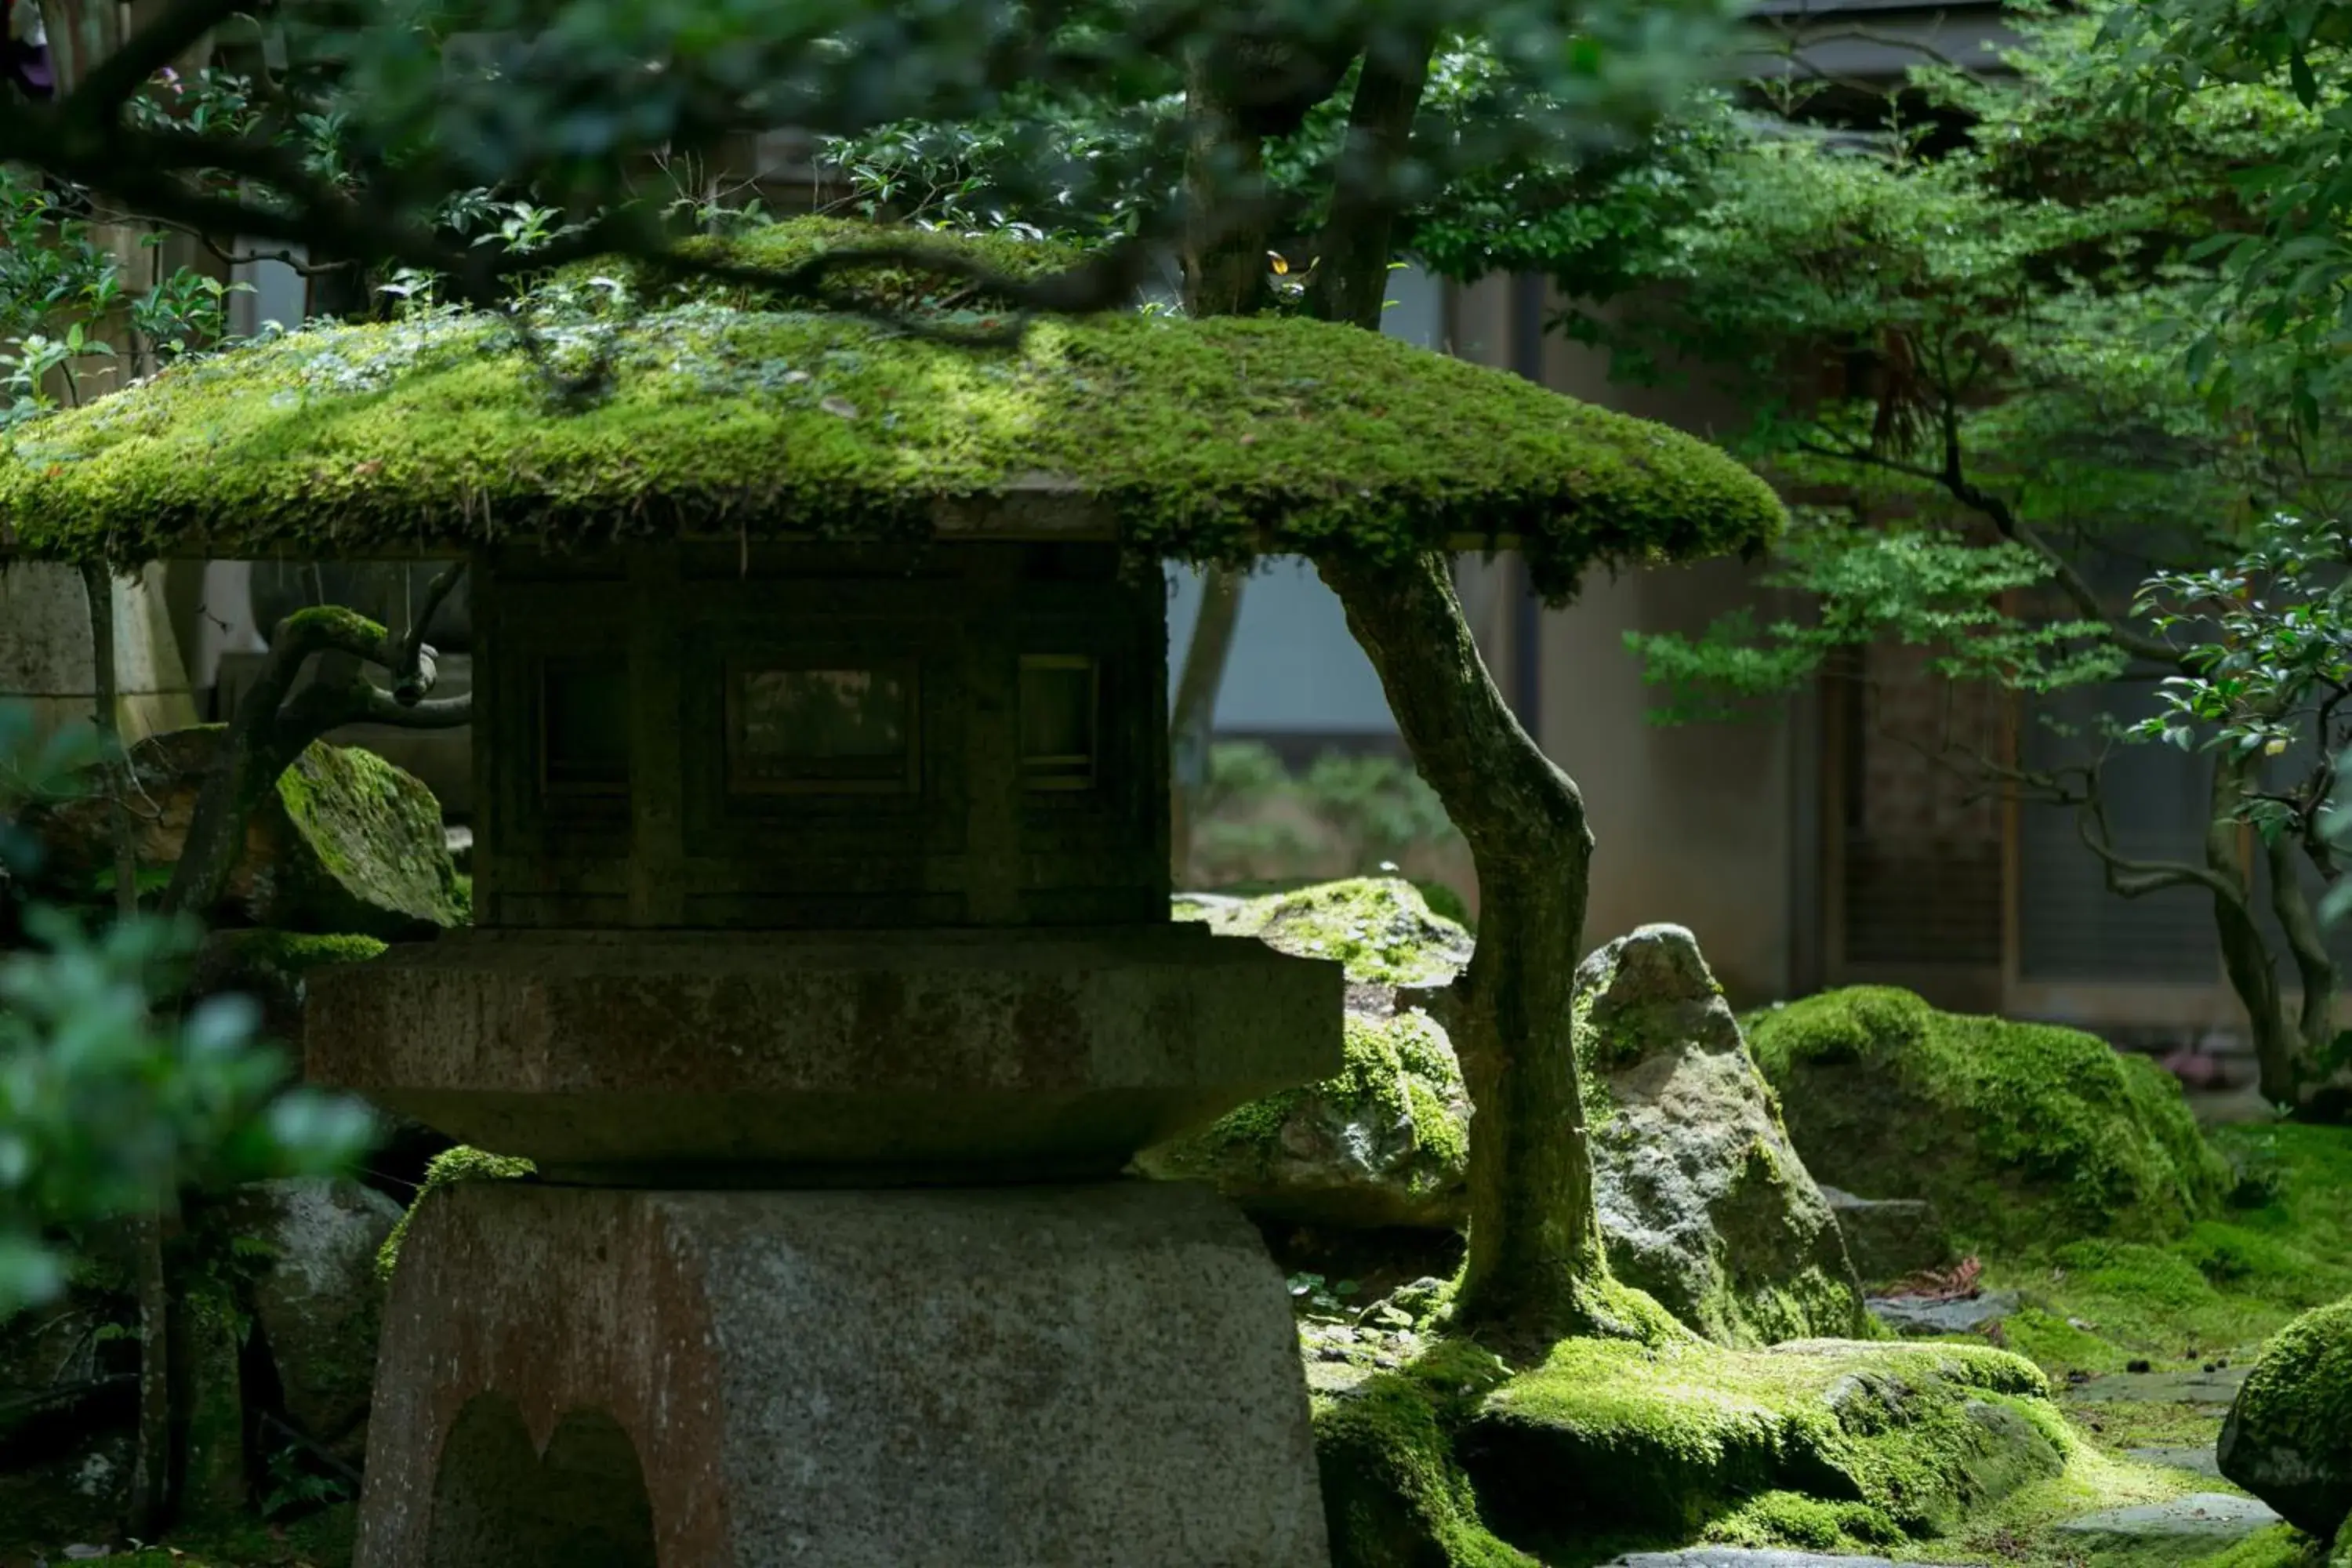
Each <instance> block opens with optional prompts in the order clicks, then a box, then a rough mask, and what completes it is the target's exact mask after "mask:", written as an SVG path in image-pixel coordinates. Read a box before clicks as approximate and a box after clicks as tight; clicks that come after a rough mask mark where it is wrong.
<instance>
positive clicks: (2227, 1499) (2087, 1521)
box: [2058, 1492, 2285, 1541]
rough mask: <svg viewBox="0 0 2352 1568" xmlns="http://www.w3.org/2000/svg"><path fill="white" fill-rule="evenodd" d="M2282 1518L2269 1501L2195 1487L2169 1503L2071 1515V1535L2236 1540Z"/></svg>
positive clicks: (2064, 1527) (2068, 1530) (2062, 1527)
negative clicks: (2198, 1489)
mask: <svg viewBox="0 0 2352 1568" xmlns="http://www.w3.org/2000/svg"><path fill="white" fill-rule="evenodd" d="M2284 1522H2285V1521H2284V1520H2282V1519H2281V1518H2279V1516H2278V1513H2277V1511H2276V1510H2273V1508H2272V1507H2271V1506H2270V1505H2269V1504H2268V1503H2265V1502H2261V1501H2258V1500H2255V1499H2253V1498H2250V1497H2235V1496H2232V1495H2231V1494H2229V1493H2227V1492H2199V1493H2197V1494H2196V1495H2195V1496H2193V1497H2185V1498H2176V1499H2174V1500H2172V1501H2170V1502H2149V1503H2141V1504H2139V1505H2138V1506H2137V1507H2135V1508H2111V1509H2108V1510H2106V1511H2105V1512H2104V1513H2093V1514H2085V1515H2084V1516H2083V1517H2082V1518H2081V1519H2070V1520H2068V1521H2065V1522H2064V1523H2063V1524H2061V1525H2060V1526H2058V1528H2059V1529H2060V1530H2062V1531H2065V1532H2066V1533H2067V1534H2069V1535H2113V1536H2120V1537H2124V1538H2126V1539H2128V1540H2132V1541H2168V1540H2169V1541H2179V1540H2194V1541H2237V1540H2241V1539H2242V1538H2243V1537H2246V1536H2249V1535H2252V1534H2253V1533H2254V1531H2258V1530H2267V1529H2269V1528H2270V1527H2271V1526H2272V1525H2273V1524H2283V1523H2284Z"/></svg>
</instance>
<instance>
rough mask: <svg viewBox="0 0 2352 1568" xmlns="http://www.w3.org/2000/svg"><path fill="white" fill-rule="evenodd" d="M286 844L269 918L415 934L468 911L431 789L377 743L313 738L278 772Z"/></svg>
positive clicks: (459, 920) (313, 927) (454, 921)
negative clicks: (367, 747) (367, 746)
mask: <svg viewBox="0 0 2352 1568" xmlns="http://www.w3.org/2000/svg"><path fill="white" fill-rule="evenodd" d="M276 795H277V804H278V812H279V813H280V814H282V818H283V821H284V823H285V826H286V827H287V829H288V831H289V836H288V837H287V844H288V847H289V849H291V848H293V847H295V846H299V850H300V852H297V853H289V854H286V855H285V856H283V857H282V858H280V859H278V861H277V862H276V865H275V870H274V875H273V877H272V879H271V885H270V886H269V888H268V895H267V897H266V899H265V900H264V903H263V907H264V908H265V909H266V910H267V911H268V916H269V919H268V921H266V922H265V923H268V924H275V925H282V926H290V927H295V928H298V929H301V930H308V931H361V932H364V933H366V934H369V935H372V936H382V937H400V936H414V935H416V934H418V933H419V932H420V931H437V930H442V929H446V928H448V927H452V926H458V925H463V924H464V923H466V921H467V908H466V905H465V902H464V901H463V900H461V899H460V897H459V894H458V886H457V866H456V864H455V863H454V862H453V861H452V860H451V859H450V858H449V839H448V835H447V833H446V831H445V830H444V829H443V827H442V826H441V805H440V803H439V802H438V801H436V800H435V799H434V798H433V792H432V791H431V790H429V789H426V788H425V785H424V784H423V783H422V782H421V781H419V780H418V779H416V778H415V776H414V775H412V774H409V773H404V772H402V771H401V770H400V769H398V768H396V767H394V766H393V765H392V764H391V763H387V762H385V761H384V760H383V758H381V757H379V756H377V755H376V754H375V753H374V752H365V751H362V750H360V749H359V748H358V747H356V746H330V745H328V744H326V743H325V742H313V743H312V744H311V745H310V747H309V748H307V749H306V750H305V751H304V752H302V754H301V755H300V756H299V757H297V758H295V759H294V764H293V765H292V766H291V767H289V768H288V769H287V770H286V771H285V772H284V773H281V774H279V775H278V787H277V790H276Z"/></svg>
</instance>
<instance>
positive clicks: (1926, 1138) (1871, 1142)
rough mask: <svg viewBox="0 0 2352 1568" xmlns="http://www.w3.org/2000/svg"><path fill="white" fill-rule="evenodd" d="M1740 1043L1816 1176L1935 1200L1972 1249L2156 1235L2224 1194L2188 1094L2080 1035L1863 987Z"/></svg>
mask: <svg viewBox="0 0 2352 1568" xmlns="http://www.w3.org/2000/svg"><path fill="white" fill-rule="evenodd" d="M1748 1038H1749V1040H1750V1042H1751V1044H1752V1045H1753V1047H1754V1048H1755V1057H1756V1060H1757V1062H1758V1064H1759V1066H1760V1067H1761V1068H1763V1070H1764V1074H1765V1076H1766V1077H1767V1078H1768V1079H1770V1080H1771V1083H1772V1087H1773V1088H1774V1089H1776V1090H1777V1091H1778V1092H1779V1095H1780V1106H1781V1113H1782V1115H1783V1117H1784V1118H1785V1120H1786V1121H1787V1125H1788V1129H1789V1134H1790V1138H1792V1139H1793V1140H1794V1141H1795V1143H1796V1146H1797V1148H1798V1149H1799V1150H1801V1152H1803V1154H1804V1157H1805V1163H1806V1164H1807V1165H1808V1166H1810V1167H1811V1170H1812V1172H1813V1173H1814V1174H1815V1175H1816V1176H1817V1177H1819V1178H1820V1179H1821V1180H1822V1181H1825V1182H1829V1183H1832V1184H1834V1185H1836V1186H1838V1187H1841V1188H1843V1189H1844V1190H1846V1191H1848V1192H1853V1193H1863V1194H1868V1195H1869V1196H1871V1197H1874V1198H1916V1199H1924V1200H1926V1201H1927V1202H1929V1203H1932V1204H1933V1205H1935V1208H1936V1212H1937V1215H1938V1216H1939V1217H1940V1218H1941V1219H1942V1221H1943V1223H1944V1225H1945V1226H1947V1227H1948V1229H1949V1231H1950V1233H1951V1235H1952V1237H1953V1238H1954V1239H1955V1240H1956V1241H1958V1242H1960V1243H1964V1244H1966V1245H1968V1246H1969V1247H1977V1248H1981V1249H1983V1250H1986V1251H1988V1252H1994V1253H1999V1252H2009V1253H2012V1254H2013V1253H2016V1252H2019V1251H2023V1250H2031V1249H2032V1248H2036V1247H2048V1246H2050V1245H2052V1244H2053V1243H2056V1242H2063V1241H2066V1240H2071V1239H2074V1238H2076V1237H2086V1236H2114V1237H2120V1238H2123V1239H2127V1240H2158V1239H2163V1238H2165V1237H2171V1236H2175V1235H2178V1234H2179V1233H2180V1232H2182V1231H2184V1230H2186V1229H2187V1228H2188V1226H2189V1224H2190V1222H2191V1221H2192V1220H2194V1219H2195V1218H2197V1217H2198V1216H2199V1215H2202V1214H2205V1213H2207V1212H2209V1211H2210V1210H2212V1209H2214V1208H2216V1207H2218V1206H2219V1205H2220V1204H2221V1201H2222V1196H2223V1194H2224V1192H2225V1190H2226V1188H2227V1187H2228V1185H2229V1174H2228V1172H2227V1170H2226V1169H2225V1167H2224V1166H2223V1164H2222V1163H2221V1158H2220V1156H2218V1155H2217V1154H2215V1153H2214V1152H2213V1151H2212V1150H2211V1149H2210V1147H2208V1145H2207V1144H2206V1142H2205V1140H2204V1139H2203V1137H2202V1136H2200V1133H2199V1131H2198V1129H2197V1123H2196V1121H2195V1120H2194V1119H2193V1118H2192V1117H2191V1116H2190V1115H2189V1106H2188V1102H2187V1101H2186V1100H2184V1099H2183V1098H2182V1096H2181V1091H2180V1086H2179V1083H2178V1082H2177V1081H2176V1080H2175V1079H2173V1078H2172V1077H2171V1076H2170V1075H2168V1074H2167V1073H2166V1072H2165V1071H2164V1070H2163V1069H2162V1068H2158V1067H2157V1066H2156V1065H2155V1064H2154V1063H2153V1062H2150V1061H2147V1060H2146V1059H2144V1058H2137V1057H2126V1056H2121V1055H2119V1054H2117V1053H2116V1051H2114V1050H2113V1049H2111V1048H2110V1047H2108V1046H2107V1045H2106V1043H2105V1041H2103V1040H2100V1039H2098V1038H2096V1037H2093V1036H2090V1035H2086V1034H2083V1033H2081V1032H2080V1031H2078V1030H2074V1029H2064V1028H2059V1027H2056V1026H2051V1025H2044V1024H2020V1023H2012V1022H2010V1021H2008V1020H2005V1019H2000V1018H1980V1017H1964V1016H1958V1015H1954V1014H1948V1013H1939V1012H1937V1011H1936V1010H1935V1009H1934V1008H1932V1007H1930V1006H1928V1005H1927V1003H1926V1002H1924V1001H1922V1000H1920V999H1919V998H1918V997H1917V996H1915V995H1913V994H1911V993H1909V992H1907V991H1897V990H1893V989H1889V988H1885V987H1878V986H1862V987H1856V988H1853V989H1851V990H1845V991H1832V992H1828V993H1825V994H1822V995H1819V996H1813V997H1809V998H1807V999H1806V1000H1804V1001H1801V1002H1792V1003H1790V1004H1788V1005H1785V1006H1780V1007H1775V1008H1772V1009H1770V1010H1769V1011H1767V1012H1764V1013H1762V1014H1759V1015H1758V1016H1755V1017H1753V1018H1751V1019H1750V1020H1749V1021H1748Z"/></svg>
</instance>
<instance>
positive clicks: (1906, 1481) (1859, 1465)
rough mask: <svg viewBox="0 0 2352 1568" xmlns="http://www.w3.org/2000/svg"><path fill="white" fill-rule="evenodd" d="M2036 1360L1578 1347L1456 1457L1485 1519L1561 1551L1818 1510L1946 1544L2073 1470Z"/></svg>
mask: <svg viewBox="0 0 2352 1568" xmlns="http://www.w3.org/2000/svg"><path fill="white" fill-rule="evenodd" d="M2047 1392H2048V1390H2047V1386H2046V1385H2045V1384H2044V1383H2043V1381H2042V1374H2041V1373H2039V1372H2037V1371H2035V1370H2034V1368H2033V1367H2032V1364H2031V1363H2027V1362H2025V1361H2023V1360H2021V1359H2020V1358H2018V1357H2016V1356H2012V1355H2010V1354H2008V1353H2006V1352H2001V1351H1997V1350H1993V1349H1991V1348H1990V1347H1975V1346H1964V1345H1887V1344H1865V1343H1854V1342H1835V1341H1800V1342H1792V1343H1790V1344H1785V1345H1780V1346H1776V1347H1774V1348H1773V1349H1771V1350H1769V1351H1745V1352H1742V1351H1730V1350H1725V1349H1722V1348H1720V1347H1717V1346H1713V1345H1708V1344H1706V1343H1703V1342H1686V1343H1683V1344H1680V1345H1667V1346H1660V1347H1650V1348H1645V1347H1643V1346H1639V1345H1631V1344H1625V1343H1622V1342H1609V1341H1601V1340H1571V1341H1568V1342H1565V1343H1563V1344H1561V1345H1560V1346H1559V1347H1558V1348H1557V1349H1556V1350H1555V1351H1554V1352H1552V1354H1551V1356H1550V1358H1549V1360H1548V1361H1547V1362H1546V1363H1544V1364H1543V1365H1542V1366H1540V1367H1538V1368H1536V1369H1535V1370H1533V1371H1530V1372H1528V1373H1523V1374H1521V1375H1520V1376H1517V1377H1515V1378H1513V1379H1512V1380H1510V1381H1509V1382H1508V1383H1507V1384H1503V1385H1502V1386H1501V1387H1500V1388H1498V1389H1496V1391H1495V1392H1494V1393H1493V1394H1490V1395H1488V1396H1487V1398H1486V1401H1485V1403H1484V1404H1483V1405H1482V1407H1481V1408H1480V1410H1479V1412H1478V1414H1477V1415H1476V1417H1475V1419H1474V1420H1472V1421H1471V1422H1470V1423H1469V1424H1468V1425H1467V1426H1466V1427H1465V1430H1464V1432H1463V1435H1462V1437H1461V1441H1460V1444H1459V1447H1458V1453H1459V1456H1460V1458H1461V1461H1462V1463H1463V1465H1464V1467H1465V1470H1466V1472H1467V1473H1468V1475H1469V1476H1470V1477H1471V1479H1472V1480H1473V1481H1474V1483H1475V1487H1476V1490H1477V1496H1478V1498H1479V1500H1480V1503H1481V1505H1482V1507H1483V1509H1484V1510H1485V1517H1486V1519H1487V1520H1489V1521H1491V1522H1492V1524H1493V1527H1494V1528H1495V1529H1496V1531H1498V1532H1499V1533H1501V1534H1503V1535H1504V1536H1506V1537H1507V1538H1508V1539H1510V1540H1512V1541H1516V1542H1523V1543H1527V1544H1531V1545H1534V1546H1536V1547H1537V1548H1538V1550H1542V1549H1543V1548H1544V1546H1545V1545H1547V1544H1549V1543H1550V1542H1560V1541H1565V1540H1572V1539H1575V1538H1579V1537H1591V1536H1596V1535H1603V1536H1605V1535H1607V1534H1609V1533H1611V1532H1612V1531H1652V1532H1659V1533H1663V1534H1664V1535H1668V1536H1679V1537H1683V1538H1688V1537H1689V1536H1692V1535H1696V1534H1700V1533H1703V1532H1706V1531H1708V1530H1709V1528H1710V1526H1720V1527H1721V1529H1722V1530H1723V1531H1727V1532H1728V1533H1729V1534H1731V1535H1733V1536H1745V1535H1752V1534H1754V1533H1756V1532H1757V1531H1758V1529H1759V1522H1768V1521H1759V1516H1758V1513H1757V1510H1766V1511H1767V1512H1772V1513H1777V1514H1781V1515H1786V1514H1790V1513H1791V1511H1792V1510H1794V1509H1795V1507H1796V1505H1795V1504H1793V1503H1792V1502H1790V1499H1791V1498H1801V1499H1805V1500H1811V1502H1810V1504H1809V1505H1808V1506H1807V1507H1806V1508H1805V1510H1803V1511H1804V1512H1805V1514H1806V1517H1807V1521H1808V1522H1807V1523H1806V1530H1807V1531H1808V1532H1809V1533H1818V1531H1816V1530H1815V1528H1814V1527H1816V1526H1819V1525H1822V1524H1824V1523H1830V1522H1834V1523H1835V1524H1836V1525H1837V1527H1838V1530H1839V1531H1840V1535H1841V1538H1842V1539H1841V1541H1840V1542H1839V1543H1840V1544H1844V1543H1846V1542H1854V1543H1859V1544H1868V1543H1874V1542H1885V1541H1889V1540H1895V1539H1903V1538H1913V1537H1927V1536H1933V1535H1937V1534H1940V1533H1943V1532H1945V1531H1948V1530H1950V1529H1951V1528H1953V1527H1954V1526H1955V1525H1957V1524H1958V1522H1959V1521H1960V1520H1961V1519H1962V1518H1963V1517H1964V1516H1965V1515H1966V1514H1967V1513H1968V1512H1969V1510H1972V1509H1976V1508H1979V1507H1982V1506H1984V1505H1986V1504H1989V1503H1990V1502H1993V1501H1997V1500H2000V1499H2001V1498H2004V1497H2007V1496H2008V1495H2010V1494H2011V1493H2012V1492H2014V1491H2016V1490H2018V1489H2021V1488H2022V1487H2024V1486H2026V1485H2028V1484H2029V1483H2032V1482H2033V1481H2036V1480H2041V1479H2047V1478H2050V1477H2053V1476H2055V1475H2057V1474H2059V1473H2060V1472H2061V1471H2063V1469H2064V1468H2065V1467H2066V1464H2067V1462H2068V1458H2069V1457H2070V1455H2071V1454H2072V1453H2073V1452H2074V1446H2075V1439H2074V1436H2072V1435H2071V1433H2070V1432H2069V1430H2068V1428H2067V1426H2066V1423H2065V1421H2064V1419H2063V1417H2062V1416H2061V1415H2059V1414H2058V1412H2057V1411H2056V1410H2055V1409H2054V1408H2053V1406H2052V1405H2049V1404H2048V1402H2047V1399H2046V1394H2047Z"/></svg>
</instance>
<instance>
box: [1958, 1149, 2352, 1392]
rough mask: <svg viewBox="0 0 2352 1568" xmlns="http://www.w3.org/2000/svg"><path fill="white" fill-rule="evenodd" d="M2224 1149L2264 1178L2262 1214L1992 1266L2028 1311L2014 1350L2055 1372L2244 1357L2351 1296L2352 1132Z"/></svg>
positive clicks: (2245, 1213) (2009, 1327) (2246, 1211)
mask: <svg viewBox="0 0 2352 1568" xmlns="http://www.w3.org/2000/svg"><path fill="white" fill-rule="evenodd" d="M2213 1142H2215V1144H2216V1145H2217V1146H2218V1147H2219V1149H2220V1150H2221V1152H2222V1153H2223V1154H2224V1155H2226V1156H2228V1157H2229V1159H2230V1161H2231V1163H2233V1164H2235V1165H2238V1166H2240V1167H2241V1168H2243V1167H2248V1166H2258V1167H2260V1168H2261V1169H2262V1170H2263V1171H2264V1172H2265V1173H2266V1174H2265V1177H2264V1180H2263V1184H2262V1185H2261V1187H2260V1194H2261V1195H2262V1197H2263V1203H2262V1205H2261V1206H2259V1207H2252V1208H2245V1207H2239V1208H2232V1209H2230V1210H2228V1211H2227V1212H2226V1215H2225V1217H2221V1218H2216V1219H2205V1220H2200V1221H2198V1222H2197V1223H2196V1224H2195V1225H2194V1226H2190V1227H2189V1231H2188V1233H2187V1234H2186V1235H2184V1236H2181V1237H2177V1238H2175V1239H2173V1240H2170V1241H2167V1242H2162V1243H2148V1242H2123V1241H2079V1242H2074V1243H2070V1244H2068V1245H2066V1246H2064V1247H2056V1248H2051V1249H2048V1250H2047V1251H2045V1252H2043V1253H2042V1256H2039V1257H2028V1258H2009V1259H2006V1260H2004V1259H2001V1258H1994V1259H1992V1260H1990V1263H1989V1266H1988V1279H1990V1282H1991V1283H1993V1284H1995V1285H1998V1286H2000V1287H2003V1288H2006V1289H2016V1290H2020V1291H2021V1292H2023V1294H2024V1296H2025V1298H2026V1302H2027V1310H2025V1311H2023V1312H2021V1314H2019V1315H2018V1316H2017V1317H2015V1318H2013V1319H2011V1321H2009V1322H2008V1324H2006V1325H2005V1329H2006V1331H2007V1333H2008V1335H2009V1339H2010V1342H2011V1345H2013V1346H2014V1347H2015V1348H2016V1349H2017V1350H2019V1351H2020V1352H2022V1353H2024V1354H2026V1355H2029V1356H2031V1357H2032V1359H2033V1360H2034V1361H2035V1362H2036V1363H2039V1364H2040V1365H2042V1367H2044V1368H2045V1369H2047V1370H2048V1371H2050V1372H2052V1373H2068V1372H2078V1371H2079V1372H2087V1373H2111V1372H2120V1371H2122V1370H2123V1369H2124V1367H2125V1365H2126V1363H2129V1362H2131V1361H2135V1360H2143V1359H2144V1360H2147V1361H2150V1362H2153V1363H2157V1364H2158V1365H2166V1364H2176V1363H2183V1362H2187V1363H2201V1362H2202V1361H2205V1360H2208V1359H2211V1358H2213V1357H2215V1356H2228V1357H2233V1358H2239V1359H2242V1358H2245V1357H2247V1356H2251V1355H2252V1354H2254V1353H2256V1352H2258V1351H2259V1349H2260V1347H2261V1346H2262V1344H2263V1342H2265V1341H2266V1340H2268V1339H2269V1338H2270V1336H2271V1335H2273V1334H2274V1333H2276V1332H2277V1331H2279V1330H2280V1329H2282V1328H2284V1326H2285V1325H2286V1324H2287V1323H2288V1322H2289V1321H2292V1320H2293V1319H2294V1318H2295V1317H2296V1316H2297V1315H2299V1314H2301V1313H2303V1312H2305V1311H2308V1310H2311V1309H2312V1308H2315V1307H2318V1306H2323V1305H2326V1304H2327V1303H2329V1302H2332V1301H2336V1300H2341V1299H2343V1298H2344V1297H2347V1296H2352V1129H2346V1128H2340V1127H2305V1126H2298V1125H2294V1124H2284V1123H2283V1124H2278V1125H2272V1126H2257V1127H2233V1128H2223V1129H2221V1130H2220V1131H2217V1132H2216V1133H2215V1134H2214V1139H2213Z"/></svg>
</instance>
